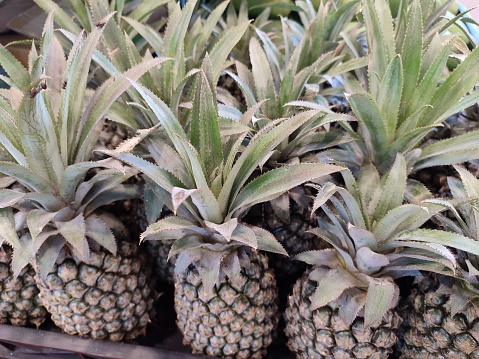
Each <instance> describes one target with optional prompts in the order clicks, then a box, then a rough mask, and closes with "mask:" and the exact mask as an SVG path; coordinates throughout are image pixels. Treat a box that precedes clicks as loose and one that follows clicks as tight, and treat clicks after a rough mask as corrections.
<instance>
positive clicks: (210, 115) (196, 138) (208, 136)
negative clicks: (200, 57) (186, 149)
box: [190, 56, 223, 174]
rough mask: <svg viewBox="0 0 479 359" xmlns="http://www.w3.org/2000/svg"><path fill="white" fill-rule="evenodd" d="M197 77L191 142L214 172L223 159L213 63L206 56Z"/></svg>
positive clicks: (207, 169)
mask: <svg viewBox="0 0 479 359" xmlns="http://www.w3.org/2000/svg"><path fill="white" fill-rule="evenodd" d="M202 70H203V71H201V72H200V73H199V74H198V75H197V77H196V80H197V81H196V92H195V97H194V101H193V109H192V114H191V130H190V131H191V132H190V137H191V144H192V145H193V146H195V148H196V149H197V150H198V153H199V156H200V158H201V160H202V163H203V164H204V167H205V172H206V173H207V174H209V173H213V172H214V170H215V169H216V168H218V167H219V166H220V165H221V162H222V161H223V153H222V147H221V134H220V127H219V122H218V108H217V101H216V92H215V91H214V89H213V88H212V87H211V85H212V81H213V80H214V79H213V78H212V77H211V70H212V69H211V63H210V60H209V57H208V56H206V57H205V59H204V61H203V65H202Z"/></svg>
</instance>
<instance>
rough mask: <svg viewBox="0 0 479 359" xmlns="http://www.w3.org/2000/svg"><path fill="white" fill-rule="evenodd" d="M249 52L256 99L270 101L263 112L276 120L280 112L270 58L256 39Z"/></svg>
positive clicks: (252, 41) (251, 43) (253, 40)
mask: <svg viewBox="0 0 479 359" xmlns="http://www.w3.org/2000/svg"><path fill="white" fill-rule="evenodd" d="M249 51H250V57H251V66H252V71H253V77H254V84H255V92H256V98H257V99H258V100H264V99H268V100H270V101H269V102H267V103H265V105H264V108H263V111H264V113H265V114H266V115H267V116H269V117H270V118H271V119H275V118H277V116H276V114H277V112H278V111H277V109H276V91H275V87H274V80H273V74H272V73H271V68H270V67H269V62H268V58H267V56H266V53H265V52H264V50H263V48H262V47H261V45H260V43H259V41H258V40H257V39H256V38H254V37H253V38H251V41H250V45H249Z"/></svg>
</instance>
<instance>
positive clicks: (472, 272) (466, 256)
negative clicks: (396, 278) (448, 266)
mask: <svg viewBox="0 0 479 359" xmlns="http://www.w3.org/2000/svg"><path fill="white" fill-rule="evenodd" d="M455 169H456V170H457V171H458V172H459V175H460V178H461V181H460V180H458V179H457V178H453V177H449V178H448V183H449V187H450V190H451V192H452V194H453V196H454V199H455V200H456V201H461V202H462V203H461V202H459V204H457V206H456V208H455V209H454V208H452V207H451V208H452V212H453V214H454V220H451V219H449V218H447V217H446V216H441V217H439V219H440V220H441V223H442V224H443V225H444V226H445V228H446V229H447V230H449V231H451V232H455V233H457V234H458V235H461V236H466V237H465V238H471V239H473V240H474V241H478V240H479V235H478V224H479V222H478V217H477V214H478V212H477V205H476V202H477V198H478V196H479V180H478V179H477V178H475V177H474V175H472V174H471V173H470V172H468V171H467V170H466V169H464V168H462V167H459V166H455ZM464 201H466V202H464ZM457 257H458V263H459V270H458V273H457V275H456V276H454V277H444V276H438V277H432V276H427V277H426V278H424V279H423V280H421V281H419V283H418V285H417V286H416V288H414V289H413V291H412V292H411V294H410V295H409V297H408V298H407V302H405V303H404V308H403V313H404V346H403V348H402V356H401V358H404V359H407V358H442V357H447V358H475V357H477V355H479V349H478V347H479V342H478V339H479V338H478V335H477V325H478V323H479V307H478V304H479V280H478V277H477V274H478V273H479V272H478V268H479V265H478V258H479V257H477V255H475V254H471V253H468V251H467V250H466V249H464V250H459V251H457Z"/></svg>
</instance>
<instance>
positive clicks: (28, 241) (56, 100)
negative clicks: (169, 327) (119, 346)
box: [0, 15, 161, 340]
mask: <svg viewBox="0 0 479 359" xmlns="http://www.w3.org/2000/svg"><path fill="white" fill-rule="evenodd" d="M110 17H111V15H109V16H108V17H106V18H105V19H103V20H102V21H101V22H99V23H98V24H97V26H96V27H95V29H93V30H92V32H91V33H90V35H89V36H88V37H87V38H83V35H82V34H80V35H79V36H78V37H77V39H76V41H75V42H74V44H73V46H72V48H71V49H70V52H69V54H68V59H66V58H65V54H64V50H63V48H62V46H61V44H60V42H59V40H57V38H56V37H55V33H54V30H53V20H52V15H49V17H48V20H47V23H46V25H45V29H44V32H43V36H42V39H41V42H40V54H38V53H37V50H36V48H35V47H34V46H32V50H31V52H30V56H29V59H30V62H29V63H30V66H29V68H28V69H25V68H23V66H22V65H21V64H20V63H19V62H18V61H17V60H15V59H14V58H13V57H12V56H11V55H9V54H7V50H5V49H4V48H2V49H1V51H0V52H1V58H0V63H1V65H2V67H3V68H4V69H5V70H6V72H7V73H8V74H9V76H10V78H9V79H8V80H9V84H10V85H11V88H10V90H9V92H8V96H7V100H8V102H7V101H2V102H1V106H2V109H3V111H1V114H0V116H1V117H2V121H1V122H2V123H1V127H2V128H1V130H2V133H4V134H5V135H4V136H2V137H1V138H0V143H1V145H2V146H3V147H4V149H5V150H6V152H7V153H8V154H9V156H10V161H0V172H1V173H3V174H5V175H7V176H10V177H12V178H14V179H16V180H17V181H18V182H19V183H21V184H22V185H23V186H24V187H25V190H22V191H21V190H14V189H2V190H0V197H1V198H2V201H1V207H3V210H2V211H3V212H2V224H3V225H2V236H3V237H4V239H5V240H6V241H7V243H9V244H11V245H12V246H13V248H14V252H13V258H12V269H13V272H14V274H15V275H18V274H19V273H21V271H22V269H23V268H24V267H25V266H27V265H28V264H29V263H33V265H34V268H35V270H36V272H37V274H36V278H35V279H36V282H37V284H38V287H39V290H40V294H39V297H40V298H41V299H42V301H43V303H44V305H45V306H46V307H47V308H48V310H49V311H50V313H51V314H52V319H53V320H54V322H55V324H56V325H58V326H59V327H61V328H62V329H63V330H64V331H66V332H67V333H69V334H76V333H78V334H80V335H83V336H91V337H93V338H109V339H112V340H120V339H122V338H134V337H136V336H137V335H138V334H140V333H142V332H144V330H145V327H146V323H147V322H148V320H149V315H150V311H151V310H152V307H153V301H154V298H153V296H152V290H151V289H150V287H149V283H147V278H148V277H149V272H148V271H147V270H146V269H143V268H140V263H141V262H145V261H144V258H142V257H136V256H138V254H137V253H135V252H136V249H137V245H135V244H131V243H129V241H131V240H130V238H129V237H128V234H127V231H126V230H125V229H124V227H123V226H122V224H121V223H120V222H119V221H118V220H117V219H116V218H115V217H113V216H112V215H111V214H106V213H103V212H101V207H102V206H104V205H107V204H110V203H112V202H115V201H121V200H123V199H131V198H134V197H137V196H139V195H140V194H141V191H140V189H139V188H138V186H135V185H125V184H122V182H124V181H125V180H127V179H128V178H130V177H131V176H133V175H134V173H133V172H132V171H129V170H128V169H125V168H122V166H121V164H119V163H118V162H116V161H112V160H111V159H108V160H106V161H101V162H87V161H88V160H89V159H90V157H91V153H92V150H93V148H94V147H95V146H96V144H97V140H98V136H99V132H100V130H101V126H102V119H103V116H104V114H105V113H106V111H107V110H108V108H109V106H110V105H111V103H113V101H114V100H115V99H116V98H117V97H118V96H119V95H121V93H123V92H124V91H125V90H126V89H127V88H128V87H129V86H130V83H129V81H128V80H127V78H124V77H117V78H114V77H112V78H110V79H109V80H108V81H106V82H105V83H104V84H103V85H102V86H100V87H99V88H98V89H97V90H96V91H90V92H89V91H88V90H87V87H86V85H87V81H88V75H89V67H90V63H91V58H92V54H93V51H94V49H95V47H96V45H97V44H98V42H99V40H100V37H101V34H102V32H103V29H104V25H105V24H106V23H107V22H108V20H109V18H110ZM160 63H161V60H153V61H146V62H144V63H143V64H141V65H139V66H137V67H133V68H132V69H130V70H129V71H127V72H126V73H125V74H124V75H125V76H126V77H128V78H134V79H136V78H138V77H139V76H141V75H143V74H144V73H145V72H146V71H148V70H149V69H150V68H151V67H153V66H155V65H158V64H160ZM11 206H14V207H15V208H16V209H17V210H18V211H19V212H18V215H17V217H16V218H15V221H14V216H13V211H12V208H11ZM15 227H18V228H24V227H25V228H27V229H28V233H26V234H25V235H23V236H21V237H19V235H18V234H17V232H16V231H15ZM114 234H115V235H114ZM133 241H135V240H133ZM133 255H134V256H135V259H133V258H132V256H133Z"/></svg>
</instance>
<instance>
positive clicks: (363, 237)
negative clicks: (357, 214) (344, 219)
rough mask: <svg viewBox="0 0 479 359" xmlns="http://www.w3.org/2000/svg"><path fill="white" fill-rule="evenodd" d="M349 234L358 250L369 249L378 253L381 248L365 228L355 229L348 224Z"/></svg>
mask: <svg viewBox="0 0 479 359" xmlns="http://www.w3.org/2000/svg"><path fill="white" fill-rule="evenodd" d="M348 232H349V235H350V236H351V239H352V240H353V241H354V245H355V247H356V248H363V247H367V248H369V249H371V250H373V251H378V249H379V248H378V244H377V242H376V238H375V237H374V234H372V233H371V232H369V231H367V230H365V229H363V228H359V227H355V226H353V225H352V224H351V223H348Z"/></svg>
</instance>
